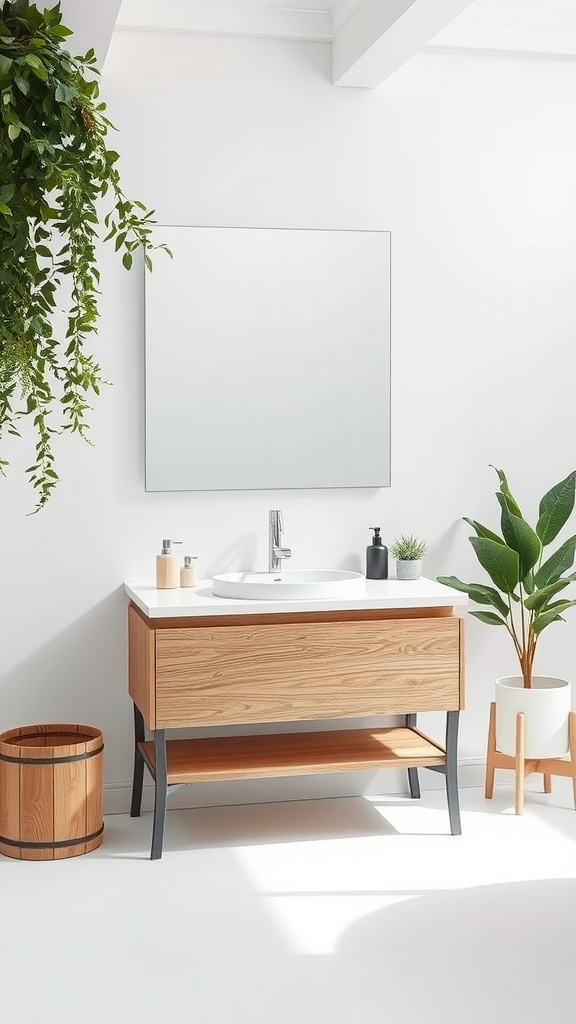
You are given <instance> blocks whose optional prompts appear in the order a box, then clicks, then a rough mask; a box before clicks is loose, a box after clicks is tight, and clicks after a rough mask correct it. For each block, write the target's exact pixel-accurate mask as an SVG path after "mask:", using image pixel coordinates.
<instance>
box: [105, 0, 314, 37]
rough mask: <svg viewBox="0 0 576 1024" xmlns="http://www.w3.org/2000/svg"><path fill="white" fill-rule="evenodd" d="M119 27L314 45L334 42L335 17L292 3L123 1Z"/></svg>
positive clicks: (283, 0)
mask: <svg viewBox="0 0 576 1024" xmlns="http://www.w3.org/2000/svg"><path fill="white" fill-rule="evenodd" d="M324 6H325V7H326V5H324ZM117 27H118V28H119V29H144V30H146V29H147V30H149V31H168V32H195V33H200V34H202V35H232V36H255V37H264V38H269V39H270V38H278V39H293V40H302V39H305V40H309V41H312V42H330V41H331V40H332V15H331V13H330V10H329V9H328V8H327V7H326V9H325V10H317V9H312V8H306V9H304V8H296V7H295V6H294V7H293V6H292V5H291V4H290V2H289V0H278V3H274V4H269V3H262V2H258V0H252V2H250V0H248V2H247V3H226V2H225V0H222V2H218V3H211V2H208V3H207V2H205V0H163V2H162V3H159V2H158V0H123V3H122V8H121V11H120V14H119V16H118V21H117Z"/></svg>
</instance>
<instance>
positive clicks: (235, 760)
mask: <svg viewBox="0 0 576 1024" xmlns="http://www.w3.org/2000/svg"><path fill="white" fill-rule="evenodd" d="M139 747H140V750H141V751H142V755H143V757H144V760H145V761H146V764H147V765H148V768H149V769H150V771H151V773H152V775H153V774H154V744H153V742H151V741H149V740H147V741H145V742H144V743H140V744H139ZM166 750H167V762H168V784H169V785H170V784H173V783H181V782H216V781H223V780H231V779H264V778H272V777H274V776H287V775H313V774H318V773H321V772H322V773H324V772H347V771H356V770H367V769H368V770H369V769H372V770H373V769H380V768H425V767H429V766H432V765H445V764H446V751H445V750H444V748H443V747H441V746H440V745H439V744H438V743H435V742H434V741H433V740H431V739H429V737H427V736H425V735H424V734H423V733H421V732H419V730H417V729H410V728H405V727H399V728H388V729H342V730H332V731H328V732H302V733H275V734H265V735H258V736H221V737H214V738H213V737H210V738H207V739H206V738H202V739H186V740H168V741H167V743H166Z"/></svg>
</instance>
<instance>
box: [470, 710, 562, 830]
mask: <svg viewBox="0 0 576 1024" xmlns="http://www.w3.org/2000/svg"><path fill="white" fill-rule="evenodd" d="M568 743H569V752H568V755H567V757H566V758H563V757H546V758H533V757H529V758H525V757H524V715H523V714H522V713H521V712H519V713H518V714H517V715H516V754H515V756H514V757H512V755H510V754H502V753H501V752H500V751H499V750H497V749H496V704H495V703H494V702H493V703H492V704H491V705H490V725H489V728H488V751H487V755H486V786H485V789H484V796H485V797H486V799H487V800H491V799H492V795H493V793H494V771H495V769H496V768H512V769H513V770H514V772H515V773H516V800H515V807H514V810H515V813H516V814H522V811H523V809H524V779H525V778H526V776H527V775H532V773H533V772H541V773H542V775H543V777H544V792H545V793H551V792H552V776H553V775H565V776H567V777H568V778H571V779H572V789H573V792H574V807H575V809H576V711H571V712H570V713H569V716H568Z"/></svg>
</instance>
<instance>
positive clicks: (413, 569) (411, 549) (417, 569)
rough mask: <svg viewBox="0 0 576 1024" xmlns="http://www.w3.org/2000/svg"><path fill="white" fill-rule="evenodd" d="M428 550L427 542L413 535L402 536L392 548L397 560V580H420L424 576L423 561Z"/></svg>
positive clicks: (395, 539)
mask: <svg viewBox="0 0 576 1024" xmlns="http://www.w3.org/2000/svg"><path fill="white" fill-rule="evenodd" d="M427 550H428V545H427V543H426V541H424V540H420V538H419V537H414V536H413V535H412V534H403V533H402V534H400V536H399V537H395V538H394V541H393V542H392V545H391V547H390V554H391V555H392V557H393V558H395V559H396V578H397V579H399V580H418V579H420V576H421V575H422V559H423V558H424V555H425V554H426V551H427Z"/></svg>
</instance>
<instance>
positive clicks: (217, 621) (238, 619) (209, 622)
mask: <svg viewBox="0 0 576 1024" xmlns="http://www.w3.org/2000/svg"><path fill="white" fill-rule="evenodd" d="M132 607H133V608H134V611H135V613H136V614H137V615H138V616H139V617H140V618H141V619H142V621H143V622H144V623H145V624H146V625H147V626H148V628H149V629H155V630H158V631H160V630H164V629H222V628H226V627H228V626H259V625H260V626H270V625H282V624H284V623H289V622H302V623H304V622H379V621H381V620H383V619H432V618H438V617H441V618H444V617H445V616H447V615H452V614H453V611H454V609H453V607H451V606H449V605H441V606H439V607H438V608H344V609H339V610H337V611H326V610H322V611H317V612H271V613H260V614H259V615H255V614H252V615H249V614H245V615H185V616H179V615H178V616H176V615H175V616H173V617H171V618H170V617H164V616H162V617H158V618H152V619H150V618H148V616H147V615H144V612H143V611H141V609H140V608H137V607H136V605H133V606H132Z"/></svg>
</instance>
